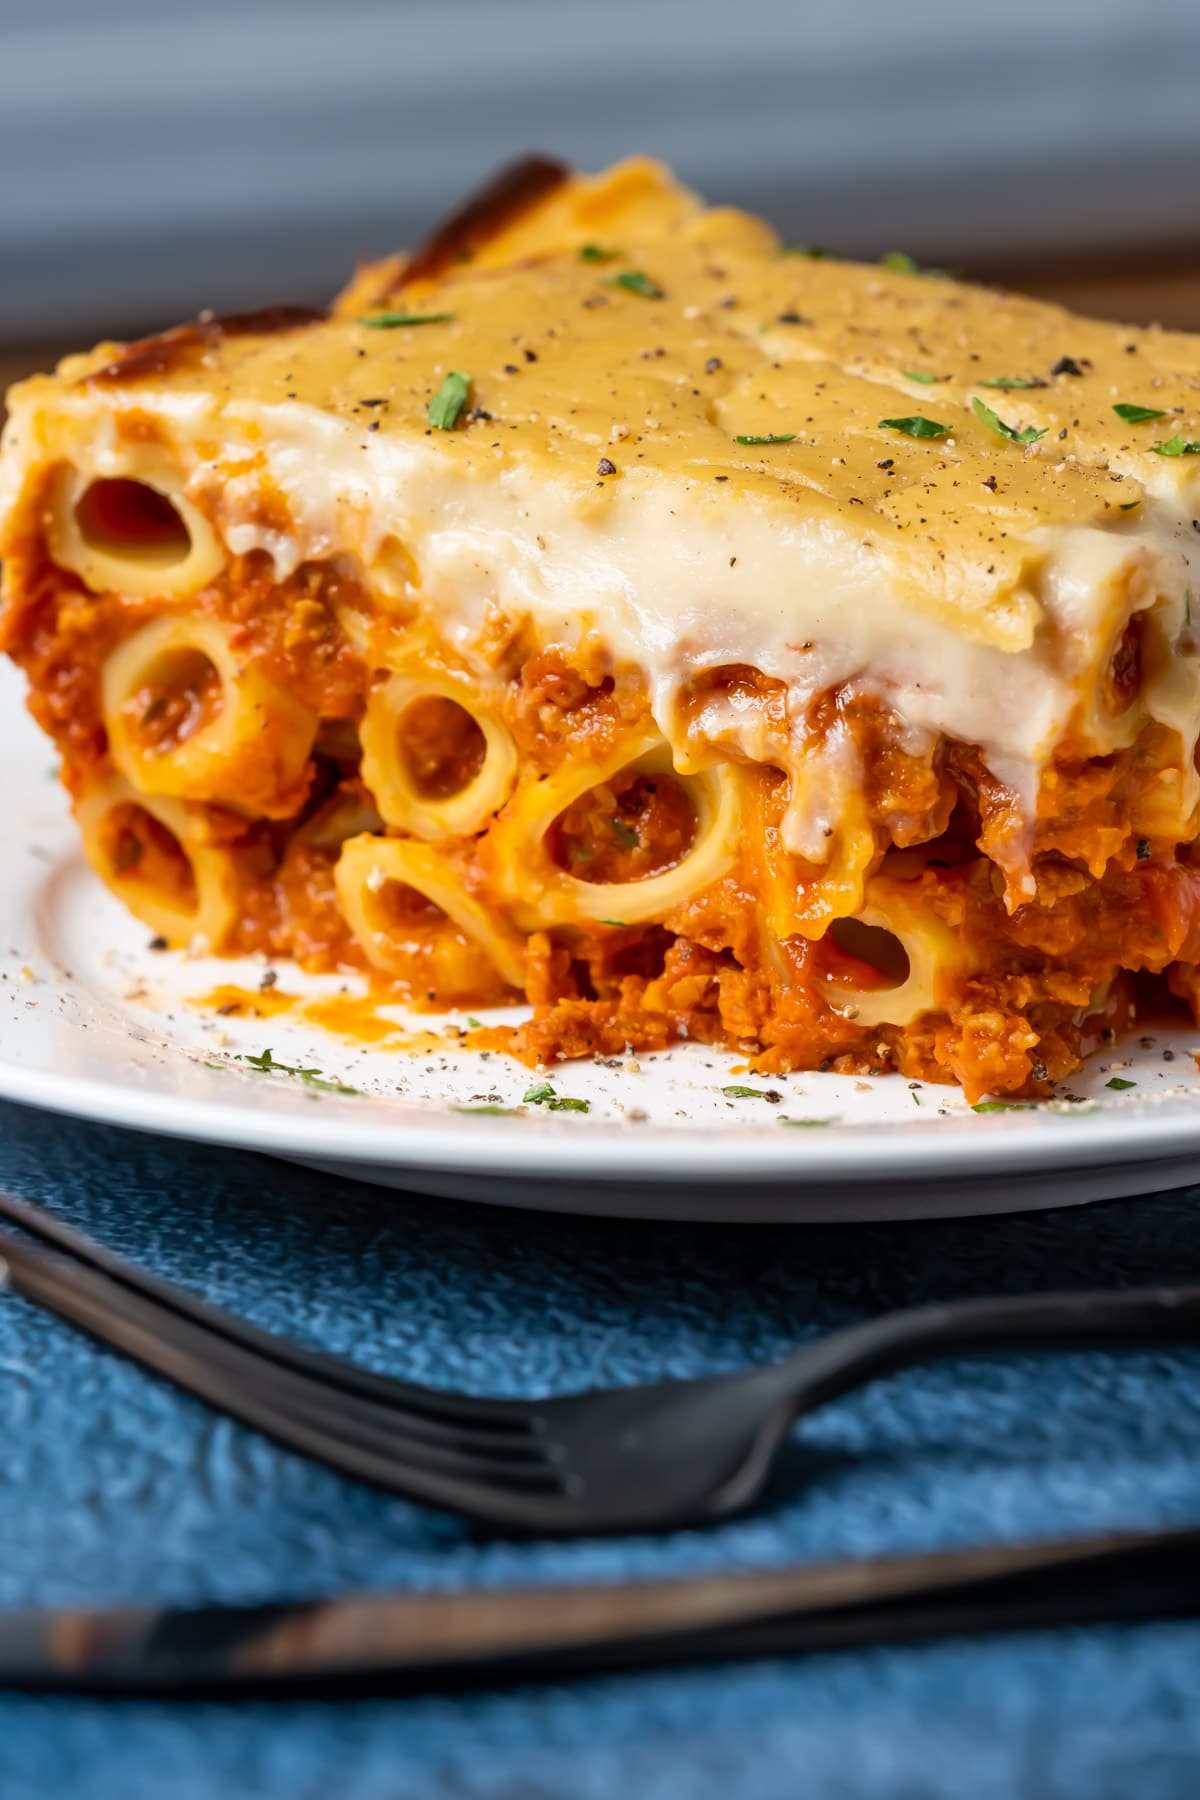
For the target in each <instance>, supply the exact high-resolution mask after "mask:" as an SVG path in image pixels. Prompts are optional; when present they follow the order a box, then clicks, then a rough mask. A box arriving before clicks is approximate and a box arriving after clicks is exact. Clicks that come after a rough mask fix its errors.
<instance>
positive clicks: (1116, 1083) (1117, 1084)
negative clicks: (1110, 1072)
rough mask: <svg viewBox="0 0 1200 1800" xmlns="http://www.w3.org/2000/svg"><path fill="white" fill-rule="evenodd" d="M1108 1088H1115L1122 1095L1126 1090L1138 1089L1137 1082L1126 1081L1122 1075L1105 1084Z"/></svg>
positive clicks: (1115, 1076)
mask: <svg viewBox="0 0 1200 1800" xmlns="http://www.w3.org/2000/svg"><path fill="white" fill-rule="evenodd" d="M1104 1085H1105V1087H1106V1088H1115V1089H1116V1091H1117V1092H1118V1093H1120V1092H1121V1091H1122V1090H1123V1089H1124V1088H1131V1087H1136V1086H1137V1082H1136V1081H1125V1080H1123V1079H1122V1077H1121V1076H1120V1075H1114V1076H1113V1078H1112V1080H1111V1081H1106V1082H1105V1084H1104Z"/></svg>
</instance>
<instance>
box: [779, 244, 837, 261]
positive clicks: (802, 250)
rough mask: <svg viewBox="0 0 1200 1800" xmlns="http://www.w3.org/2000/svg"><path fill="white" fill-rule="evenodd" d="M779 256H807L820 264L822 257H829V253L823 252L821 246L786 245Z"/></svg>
mask: <svg viewBox="0 0 1200 1800" xmlns="http://www.w3.org/2000/svg"><path fill="white" fill-rule="evenodd" d="M779 254H780V256H807V257H811V259H812V261H813V262H820V260H821V259H822V257H826V256H828V255H829V251H828V250H822V248H821V246H820V244H784V245H783V246H782V248H781V249H780V252H779Z"/></svg>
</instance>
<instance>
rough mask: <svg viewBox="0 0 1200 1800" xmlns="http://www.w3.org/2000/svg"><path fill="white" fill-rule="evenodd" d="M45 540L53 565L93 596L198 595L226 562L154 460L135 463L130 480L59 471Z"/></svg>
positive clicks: (206, 528)
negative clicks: (67, 572)
mask: <svg viewBox="0 0 1200 1800" xmlns="http://www.w3.org/2000/svg"><path fill="white" fill-rule="evenodd" d="M143 462H148V463H149V465H150V466H149V467H143V466H142V464H143ZM47 536H48V540H49V546H50V554H51V555H52V556H53V558H54V560H55V562H56V563H58V564H59V566H60V567H62V568H64V569H70V570H72V571H73V572H74V573H75V574H76V575H78V576H79V577H80V579H81V580H82V581H83V582H84V584H85V586H87V587H89V588H91V589H92V591H93V592H94V593H116V594H128V595H129V596H131V598H133V599H144V598H148V597H152V596H156V595H161V596H164V597H166V596H171V595H184V594H191V593H195V592H196V590H197V589H198V588H201V587H204V586H205V585H206V584H207V583H208V582H210V581H212V580H213V579H214V577H215V576H216V575H217V574H218V573H219V572H220V570H221V567H222V565H223V563H224V560H225V559H224V555H223V553H222V550H221V546H220V544H219V543H218V542H217V538H216V534H215V532H214V531H213V528H212V526H211V525H210V524H209V523H208V520H207V519H205V518H204V516H203V514H202V513H201V512H200V511H199V510H198V509H197V508H196V507H195V506H193V505H192V503H191V501H190V500H188V499H187V498H186V496H185V495H184V494H183V492H182V491H181V488H180V484H179V481H178V478H177V477H176V476H174V475H173V474H172V472H171V471H170V470H169V468H168V467H167V466H166V465H165V463H164V464H163V465H162V466H161V467H160V464H159V461H158V459H157V458H155V457H152V456H147V457H145V458H138V459H136V460H134V461H133V462H132V464H131V467H130V471H129V473H127V474H122V473H117V474H112V475H107V474H106V475H89V474H87V473H86V472H85V471H83V470H81V469H76V468H67V469H65V470H63V471H62V472H61V474H60V475H59V477H58V479H57V480H56V482H55V483H54V486H53V488H52V490H51V496H50V512H49V519H48V525H47Z"/></svg>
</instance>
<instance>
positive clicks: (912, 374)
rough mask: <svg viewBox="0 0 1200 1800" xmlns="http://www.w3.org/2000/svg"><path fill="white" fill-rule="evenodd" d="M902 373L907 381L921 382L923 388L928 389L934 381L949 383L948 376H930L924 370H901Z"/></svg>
mask: <svg viewBox="0 0 1200 1800" xmlns="http://www.w3.org/2000/svg"><path fill="white" fill-rule="evenodd" d="M900 373H901V374H902V375H903V376H904V378H905V380H906V381H919V382H920V383H921V386H922V387H928V386H929V384H930V382H933V381H948V380H949V379H950V378H949V376H948V375H930V374H928V373H927V371H926V370H924V369H901V371H900Z"/></svg>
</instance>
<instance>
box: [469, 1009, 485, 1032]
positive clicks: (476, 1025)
mask: <svg viewBox="0 0 1200 1800" xmlns="http://www.w3.org/2000/svg"><path fill="white" fill-rule="evenodd" d="M467 1029H468V1030H469V1031H482V1030H483V1021H482V1020H481V1019H476V1018H473V1017H472V1016H471V1014H470V1013H468V1014H467Z"/></svg>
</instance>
